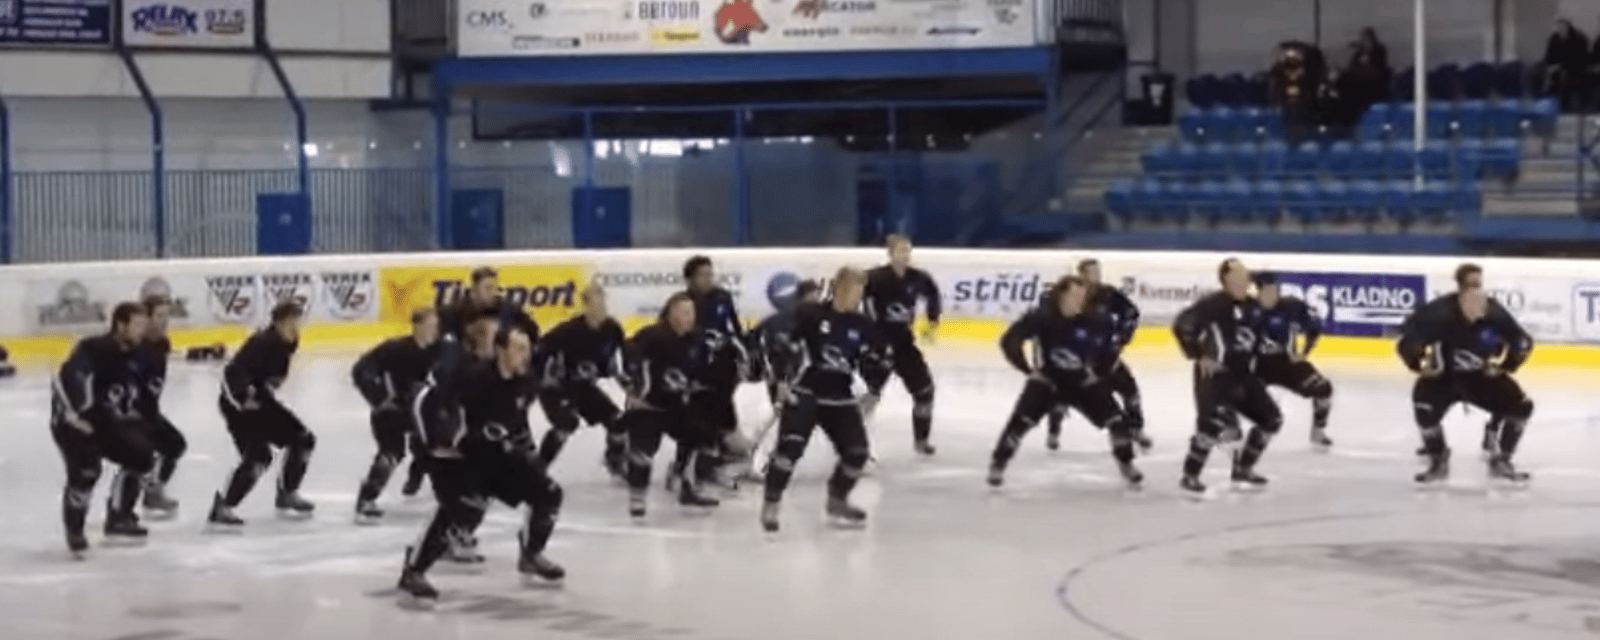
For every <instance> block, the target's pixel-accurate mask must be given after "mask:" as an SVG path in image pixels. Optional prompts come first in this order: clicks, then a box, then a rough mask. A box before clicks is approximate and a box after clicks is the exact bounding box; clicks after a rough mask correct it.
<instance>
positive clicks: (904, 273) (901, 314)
mask: <svg viewBox="0 0 1600 640" xmlns="http://www.w3.org/2000/svg"><path fill="white" fill-rule="evenodd" d="M887 245H888V248H889V264H886V265H884V266H881V267H878V268H876V269H873V270H871V271H868V272H867V286H866V293H865V298H866V305H865V307H866V312H867V314H868V315H869V316H871V317H872V318H873V319H874V320H876V321H877V323H878V332H879V333H880V334H881V335H882V336H883V339H884V340H886V341H887V342H888V345H889V348H890V349H891V350H892V352H893V358H894V374H895V375H897V376H899V377H900V382H901V383H903V384H905V387H906V392H907V393H909V394H911V401H912V405H911V434H912V437H913V442H914V445H913V446H914V447H915V448H916V451H917V453H918V454H921V455H924V456H931V455H933V453H934V448H933V445H932V444H930V443H929V437H930V436H931V435H932V434H933V391H934V385H933V374H932V373H931V372H930V371H928V361H927V359H926V358H924V357H923V355H922V350H921V349H919V348H917V338H916V336H915V335H914V334H913V332H912V328H911V327H912V324H913V323H915V321H916V319H917V318H916V313H917V302H918V301H919V300H920V301H921V302H922V304H923V308H924V310H925V312H926V313H927V315H928V329H927V331H926V332H924V333H923V339H924V340H932V339H933V336H934V335H935V332H937V331H938V328H939V317H940V315H941V314H942V312H943V310H942V307H943V305H942V301H941V299H940V296H939V285H938V283H936V282H934V281H933V276H930V275H928V272H926V271H923V270H921V269H918V268H916V267H913V266H911V241H910V240H908V239H906V237H905V236H900V235H891V236H889V239H888V241H887ZM869 404H870V405H876V403H875V402H872V403H869Z"/></svg>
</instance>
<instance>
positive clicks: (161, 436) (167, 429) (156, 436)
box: [145, 413, 189, 487]
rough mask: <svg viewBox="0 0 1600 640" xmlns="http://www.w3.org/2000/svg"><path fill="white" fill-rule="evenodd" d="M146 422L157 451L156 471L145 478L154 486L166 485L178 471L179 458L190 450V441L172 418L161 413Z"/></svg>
mask: <svg viewBox="0 0 1600 640" xmlns="http://www.w3.org/2000/svg"><path fill="white" fill-rule="evenodd" d="M145 424H146V425H147V426H148V428H149V433H148V434H147V435H148V437H149V439H150V446H152V447H154V448H155V451H156V466H155V472H154V473H151V474H150V476H149V477H147V478H145V482H146V483H147V484H148V485H150V486H153V487H165V486H166V484H167V483H168V482H170V481H171V480H172V476H173V474H175V473H177V472H178V460H180V459H182V458H183V454H184V453H185V452H187V451H188V450H189V441H188V439H186V438H184V437H183V432H181V431H178V427H177V426H175V425H173V424H172V421H171V420H168V419H167V417H166V416H165V415H162V414H160V413H157V414H155V417H154V418H153V419H151V420H149V421H147V422H146V423H145Z"/></svg>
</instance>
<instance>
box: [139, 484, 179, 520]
mask: <svg viewBox="0 0 1600 640" xmlns="http://www.w3.org/2000/svg"><path fill="white" fill-rule="evenodd" d="M144 513H145V516H146V517H148V518H150V519H151V520H171V519H172V518H173V517H175V516H177V515H178V501H177V500H174V499H172V498H171V497H170V496H168V495H167V488H166V486H165V485H161V484H151V485H150V486H148V487H146V488H145V491H144Z"/></svg>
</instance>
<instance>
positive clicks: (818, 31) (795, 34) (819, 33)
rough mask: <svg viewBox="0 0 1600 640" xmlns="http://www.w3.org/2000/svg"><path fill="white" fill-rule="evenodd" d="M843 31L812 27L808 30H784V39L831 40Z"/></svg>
mask: <svg viewBox="0 0 1600 640" xmlns="http://www.w3.org/2000/svg"><path fill="white" fill-rule="evenodd" d="M841 33H844V31H843V30H842V29H840V28H838V27H812V28H809V29H784V30H783V37H785V38H833V37H837V36H838V35H839V34H841Z"/></svg>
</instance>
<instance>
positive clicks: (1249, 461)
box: [1183, 365, 1283, 477]
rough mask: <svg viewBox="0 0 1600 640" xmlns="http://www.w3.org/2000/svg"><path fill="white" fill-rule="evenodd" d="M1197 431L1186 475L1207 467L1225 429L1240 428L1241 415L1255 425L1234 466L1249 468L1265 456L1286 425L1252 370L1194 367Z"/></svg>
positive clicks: (1245, 440) (1236, 457)
mask: <svg viewBox="0 0 1600 640" xmlns="http://www.w3.org/2000/svg"><path fill="white" fill-rule="evenodd" d="M1194 402H1195V414H1196V415H1195V429H1194V431H1195V433H1194V436H1193V437H1191V438H1190V439H1189V455H1188V456H1187V457H1186V458H1184V461H1183V474H1184V475H1185V476H1190V477H1198V476H1199V475H1200V472H1201V471H1203V470H1204V469H1205V466H1206V460H1207V459H1208V458H1210V457H1211V449H1212V447H1214V446H1216V444H1217V442H1218V440H1219V439H1220V436H1221V435H1222V433H1223V432H1224V431H1227V430H1231V429H1238V428H1239V415H1240V414H1243V415H1244V417H1245V419H1247V420H1249V421H1250V422H1251V424H1252V425H1253V428H1252V429H1250V433H1249V435H1247V436H1245V439H1244V444H1243V445H1242V446H1240V447H1239V450H1238V451H1237V452H1236V453H1235V454H1234V461H1233V462H1234V467H1235V468H1236V469H1243V470H1249V469H1251V468H1253V467H1255V464H1256V462H1257V461H1259V460H1260V459H1261V454H1262V453H1263V452H1265V451H1266V450H1267V444H1268V443H1270V442H1271V441H1272V437H1273V436H1275V435H1277V434H1278V430H1279V429H1281V428H1282V427H1283V414H1282V413H1281V412H1279V411H1278V404H1277V403H1276V402H1273V400H1272V396H1271V395H1269V394H1268V393H1267V386H1266V385H1265V384H1264V383H1262V381H1261V379H1260V378H1258V377H1256V376H1254V375H1250V374H1248V373H1242V374H1241V373H1234V372H1231V371H1218V372H1216V373H1214V374H1211V375H1209V376H1207V375H1203V374H1202V373H1201V371H1200V368H1199V365H1196V366H1195V370H1194Z"/></svg>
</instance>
